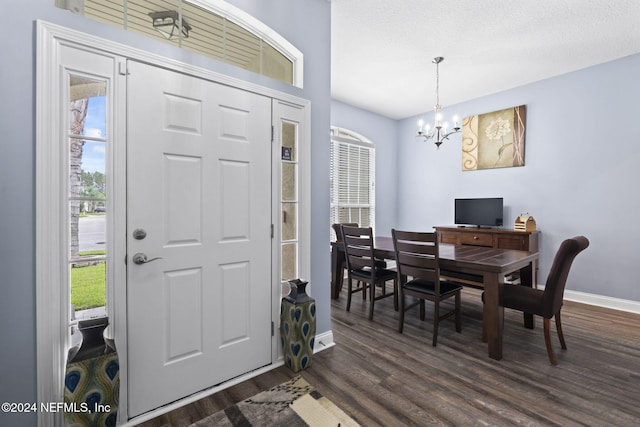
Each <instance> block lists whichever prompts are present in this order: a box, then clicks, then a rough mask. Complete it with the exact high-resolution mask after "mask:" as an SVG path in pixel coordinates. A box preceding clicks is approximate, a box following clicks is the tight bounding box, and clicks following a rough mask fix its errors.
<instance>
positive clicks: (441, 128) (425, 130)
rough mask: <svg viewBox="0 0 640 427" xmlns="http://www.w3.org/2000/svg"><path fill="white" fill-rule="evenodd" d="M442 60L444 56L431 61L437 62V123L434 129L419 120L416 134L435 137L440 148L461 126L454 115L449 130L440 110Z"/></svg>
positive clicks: (435, 110)
mask: <svg viewBox="0 0 640 427" xmlns="http://www.w3.org/2000/svg"><path fill="white" fill-rule="evenodd" d="M442 61H444V58H443V57H442V56H437V57H435V58H433V61H431V62H433V63H434V64H436V106H435V107H434V112H435V123H434V126H433V129H432V128H431V126H429V125H428V124H427V125H425V124H424V121H422V120H420V121H419V122H418V134H417V135H416V136H418V137H423V138H424V140H425V141H428V140H430V139H434V141H433V142H434V143H435V144H436V146H437V147H438V148H440V144H442V143H443V142H444V140H445V139H448V138H449V136H450V135H452V134H454V133H457V132H460V126H458V118H457V117H456V116H453V121H454V125H453V128H452V129H451V130H449V128H448V124H447V123H442V113H441V112H440V110H441V109H442V105H440V72H439V65H440V63H441V62H442Z"/></svg>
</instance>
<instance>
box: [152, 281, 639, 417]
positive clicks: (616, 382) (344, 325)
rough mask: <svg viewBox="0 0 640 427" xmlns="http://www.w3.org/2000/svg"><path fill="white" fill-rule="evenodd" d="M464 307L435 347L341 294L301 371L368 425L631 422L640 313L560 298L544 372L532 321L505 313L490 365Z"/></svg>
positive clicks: (425, 333)
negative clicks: (563, 344) (552, 354)
mask: <svg viewBox="0 0 640 427" xmlns="http://www.w3.org/2000/svg"><path fill="white" fill-rule="evenodd" d="M462 301H463V303H462V312H463V317H462V332H461V333H456V332H455V328H454V323H453V320H452V319H448V320H445V321H444V322H443V323H442V324H441V327H440V334H439V338H438V346H437V347H432V346H431V329H432V328H431V327H432V324H431V322H430V321H429V320H427V321H425V322H420V320H419V319H418V316H417V313H412V312H409V313H407V316H406V318H405V329H404V333H403V334H399V333H398V332H397V331H396V326H397V319H398V315H397V313H396V312H395V311H393V307H392V301H391V300H390V299H386V300H382V301H379V302H376V310H375V314H374V318H373V321H369V320H367V307H368V302H367V303H363V302H362V300H361V298H360V297H359V296H358V297H357V298H355V300H354V302H352V307H351V312H346V311H345V308H344V307H345V305H346V298H345V297H344V296H342V298H341V299H340V300H339V301H334V302H333V307H332V330H333V334H334V340H335V342H336V346H335V347H332V348H330V349H327V350H324V351H322V352H320V353H318V354H316V355H315V357H314V359H313V365H312V367H311V368H309V369H307V370H305V371H303V373H302V375H303V377H304V378H305V379H306V380H307V381H308V382H309V383H310V384H312V385H313V386H314V387H316V389H318V391H320V393H322V394H323V395H325V396H327V397H328V398H329V399H331V400H332V401H333V402H334V403H336V404H337V405H338V406H340V407H341V408H342V409H343V410H344V411H345V412H347V413H348V414H349V415H351V416H352V417H353V418H354V419H355V420H356V421H358V422H359V423H360V424H361V425H362V426H366V427H369V426H425V425H456V426H462V425H464V426H471V425H492V426H495V425H499V426H500V425H515V424H517V425H525V426H541V425H557V426H571V425H588V426H638V425H640V315H637V314H630V313H625V312H619V311H614V310H608V309H602V308H597V307H593V306H588V305H583V304H577V303H571V302H565V306H564V308H563V310H562V315H563V329H564V334H565V339H566V341H567V346H568V350H567V351H563V350H561V349H560V344H559V343H558V340H557V336H556V335H555V331H554V332H553V334H552V340H553V344H554V349H555V350H556V355H557V357H558V365H557V366H552V365H550V364H549V361H548V358H547V354H546V350H545V345H544V337H543V334H542V322H541V320H540V319H539V318H537V319H536V329H534V330H530V329H525V328H524V327H523V326H522V314H521V313H518V312H515V311H511V310H506V314H505V335H504V358H503V360H501V361H495V360H492V359H489V358H488V356H487V347H486V345H485V344H484V343H483V342H482V340H481V331H482V323H481V319H482V304H481V302H480V293H479V291H477V290H474V289H466V288H465V290H464V291H463V295H462ZM416 310H417V308H416ZM427 310H428V311H427V316H429V314H430V313H431V312H430V311H429V308H428V309H427ZM427 319H428V317H427ZM294 375H295V374H293V373H292V372H290V371H289V370H288V369H287V368H284V367H282V368H278V369H275V370H273V371H271V372H269V373H267V374H263V375H261V376H259V377H256V378H254V379H252V380H249V381H246V382H244V383H242V384H239V385H237V386H234V387H231V388H229V389H227V390H225V391H223V392H220V393H217V394H215V395H213V396H210V397H208V398H205V399H202V400H201V401H198V402H196V403H193V404H191V405H188V406H186V407H184V408H182V409H179V410H176V411H173V412H171V413H169V414H165V415H163V416H160V417H158V418H156V419H154V420H151V421H148V422H146V423H144V424H143V425H144V426H148V427H152V426H153V427H160V426H172V427H178V426H184V425H188V424H190V423H191V422H194V421H196V420H198V419H201V418H203V417H205V416H206V415H208V414H210V413H213V412H215V411H217V410H219V409H223V408H225V407H226V406H228V405H230V404H233V403H235V402H238V401H240V400H243V399H245V398H247V397H250V396H252V395H254V394H256V393H258V392H260V391H263V390H266V389H268V388H270V387H272V386H274V385H276V384H279V383H281V382H283V381H285V380H287V379H288V378H290V377H292V376H294Z"/></svg>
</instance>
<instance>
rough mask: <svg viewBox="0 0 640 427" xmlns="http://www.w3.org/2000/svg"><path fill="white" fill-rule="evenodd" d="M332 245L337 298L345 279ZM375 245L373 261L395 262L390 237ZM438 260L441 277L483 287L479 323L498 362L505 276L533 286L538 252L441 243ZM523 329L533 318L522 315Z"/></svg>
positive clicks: (339, 252)
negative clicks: (471, 280) (463, 279)
mask: <svg viewBox="0 0 640 427" xmlns="http://www.w3.org/2000/svg"><path fill="white" fill-rule="evenodd" d="M331 245H332V246H331V271H332V273H331V285H332V292H333V298H336V299H337V298H339V295H340V289H341V287H342V281H343V278H344V274H343V269H344V265H345V256H344V247H343V244H342V242H332V244H331ZM374 246H375V251H374V256H375V257H376V258H380V259H388V260H394V259H395V251H394V249H393V240H392V238H391V237H387V236H376V237H375V238H374ZM439 257H440V260H439V266H440V271H441V275H444V274H445V272H451V274H452V275H463V276H468V277H474V278H476V280H475V285H476V286H478V287H482V288H484V308H483V317H482V321H483V322H484V323H485V326H486V337H483V338H485V339H486V342H487V346H488V353H489V357H490V358H492V359H496V360H501V359H502V335H503V324H504V322H503V318H504V307H503V306H502V288H503V286H504V284H505V276H508V275H510V274H512V273H517V274H519V278H520V280H519V282H520V283H519V284H518V285H513V286H529V287H533V286H535V272H536V269H537V263H538V252H528V251H520V250H515V249H498V248H492V247H485V246H472V245H460V246H458V245H452V244H446V243H440V244H439ZM510 286H511V285H510ZM524 326H525V327H527V328H531V329H532V328H534V320H533V315H531V314H526V313H525V314H524Z"/></svg>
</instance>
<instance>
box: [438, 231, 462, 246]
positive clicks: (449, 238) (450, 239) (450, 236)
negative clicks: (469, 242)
mask: <svg viewBox="0 0 640 427" xmlns="http://www.w3.org/2000/svg"><path fill="white" fill-rule="evenodd" d="M458 235H459V234H458V233H448V232H446V231H441V232H440V243H450V244H452V245H457V244H458Z"/></svg>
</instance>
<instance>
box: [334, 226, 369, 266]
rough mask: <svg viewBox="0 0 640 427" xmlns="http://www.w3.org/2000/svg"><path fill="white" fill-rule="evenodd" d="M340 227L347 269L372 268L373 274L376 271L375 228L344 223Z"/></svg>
mask: <svg viewBox="0 0 640 427" xmlns="http://www.w3.org/2000/svg"><path fill="white" fill-rule="evenodd" d="M340 228H341V234H342V244H343V245H344V254H345V259H346V261H347V270H349V271H355V270H363V269H364V268H370V269H371V273H372V274H373V273H374V271H375V259H374V255H373V252H374V246H373V229H371V227H368V228H361V227H351V226H347V225H342V226H341V227H340Z"/></svg>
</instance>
